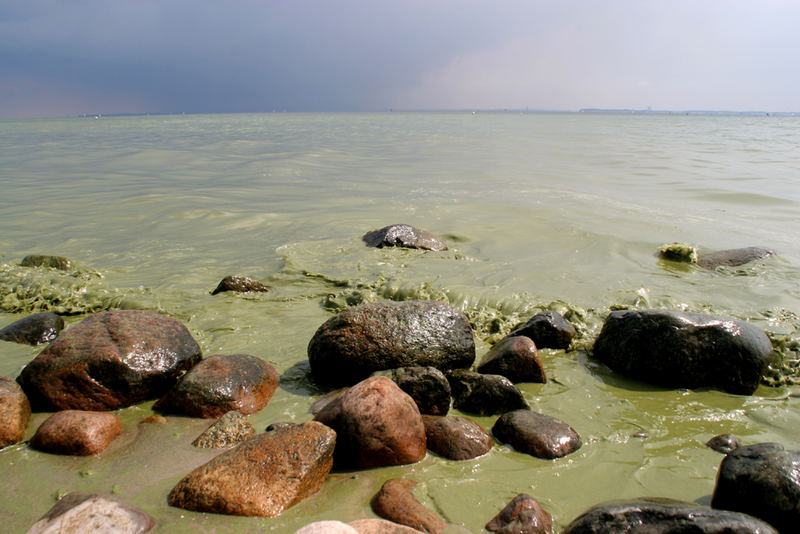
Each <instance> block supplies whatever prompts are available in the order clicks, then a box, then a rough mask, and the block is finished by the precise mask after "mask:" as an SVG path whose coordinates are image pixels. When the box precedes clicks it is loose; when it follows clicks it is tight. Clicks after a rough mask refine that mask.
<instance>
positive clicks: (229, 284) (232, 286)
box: [211, 275, 269, 295]
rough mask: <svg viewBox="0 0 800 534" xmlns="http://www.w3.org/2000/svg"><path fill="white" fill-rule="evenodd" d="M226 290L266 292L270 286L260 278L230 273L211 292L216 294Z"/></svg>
mask: <svg viewBox="0 0 800 534" xmlns="http://www.w3.org/2000/svg"><path fill="white" fill-rule="evenodd" d="M225 291H233V292H235V293H249V292H256V293H264V292H267V291H269V287H267V286H265V285H264V284H262V283H261V282H259V281H258V280H254V279H253V278H249V277H247V276H234V275H229V276H226V277H225V278H223V279H222V281H220V283H219V284H218V285H217V287H216V288H215V289H214V291H212V292H211V294H212V295H216V294H217V293H222V292H225Z"/></svg>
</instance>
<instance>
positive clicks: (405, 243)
mask: <svg viewBox="0 0 800 534" xmlns="http://www.w3.org/2000/svg"><path fill="white" fill-rule="evenodd" d="M361 240H362V241H364V243H366V245H367V246H368V247H377V248H383V247H403V248H418V249H422V250H434V251H443V250H447V245H446V244H445V243H444V241H442V240H441V239H439V238H438V237H436V236H434V235H433V234H431V233H430V232H426V231H425V230H420V229H419V228H415V227H413V226H410V225H408V224H392V225H389V226H384V227H383V228H380V229H378V230H372V231H370V232H367V233H366V234H364V236H363V237H362V238H361Z"/></svg>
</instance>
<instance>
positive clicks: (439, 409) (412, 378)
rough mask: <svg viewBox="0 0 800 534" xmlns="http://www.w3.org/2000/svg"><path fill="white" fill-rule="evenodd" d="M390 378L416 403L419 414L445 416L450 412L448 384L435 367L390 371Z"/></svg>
mask: <svg viewBox="0 0 800 534" xmlns="http://www.w3.org/2000/svg"><path fill="white" fill-rule="evenodd" d="M390 378H391V379H392V380H393V381H394V383H395V384H397V385H398V386H399V387H400V389H402V390H403V391H405V392H406V393H407V394H408V395H410V396H411V398H412V399H414V402H416V403H417V407H418V408H419V411H420V413H423V414H429V415H445V414H447V412H448V411H449V410H450V382H448V381H447V377H445V376H444V373H442V372H441V371H440V370H439V369H437V368H435V367H401V368H399V369H392V371H391V374H390Z"/></svg>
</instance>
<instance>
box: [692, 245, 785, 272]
mask: <svg viewBox="0 0 800 534" xmlns="http://www.w3.org/2000/svg"><path fill="white" fill-rule="evenodd" d="M773 254H774V252H773V251H771V250H769V249H766V248H761V247H746V248H734V249H730V250H721V251H719V252H713V253H710V254H700V255H698V257H697V265H699V266H700V267H703V268H705V269H716V268H717V267H723V266H724V267H738V266H739V265H744V264H745V263H750V262H751V261H755V260H760V259H762V258H766V257H768V256H772V255H773Z"/></svg>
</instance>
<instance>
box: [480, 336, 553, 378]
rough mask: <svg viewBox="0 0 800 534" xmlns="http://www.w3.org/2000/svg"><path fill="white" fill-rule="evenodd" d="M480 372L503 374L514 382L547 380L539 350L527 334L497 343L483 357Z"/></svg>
mask: <svg viewBox="0 0 800 534" xmlns="http://www.w3.org/2000/svg"><path fill="white" fill-rule="evenodd" d="M478 372H479V373H482V374H489V375H501V376H504V377H506V378H508V379H509V380H511V381H512V382H514V383H516V382H538V383H540V384H544V383H545V382H547V376H546V375H545V372H544V364H543V363H542V359H541V358H540V357H539V351H538V350H536V345H535V344H534V343H533V341H531V339H530V338H529V337H526V336H511V337H507V338H505V339H503V340H502V341H500V342H499V343H497V344H496V345H495V346H494V347H492V348H491V349H490V350H489V352H487V353H486V355H485V356H484V357H483V360H482V361H481V363H480V365H478Z"/></svg>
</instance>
